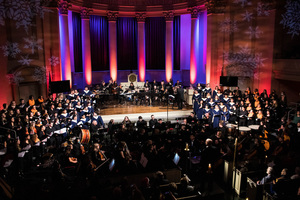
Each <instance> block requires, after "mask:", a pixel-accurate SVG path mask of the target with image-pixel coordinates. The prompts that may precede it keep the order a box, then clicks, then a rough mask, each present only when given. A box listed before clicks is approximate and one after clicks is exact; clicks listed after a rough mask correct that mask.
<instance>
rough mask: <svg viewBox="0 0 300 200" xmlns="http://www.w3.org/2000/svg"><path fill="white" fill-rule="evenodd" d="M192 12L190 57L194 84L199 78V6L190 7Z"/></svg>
mask: <svg viewBox="0 0 300 200" xmlns="http://www.w3.org/2000/svg"><path fill="white" fill-rule="evenodd" d="M189 11H190V12H191V57H190V60H191V61H190V83H191V84H194V83H196V80H197V64H198V63H197V34H198V33H197V18H198V14H199V8H198V7H193V8H191V9H189Z"/></svg>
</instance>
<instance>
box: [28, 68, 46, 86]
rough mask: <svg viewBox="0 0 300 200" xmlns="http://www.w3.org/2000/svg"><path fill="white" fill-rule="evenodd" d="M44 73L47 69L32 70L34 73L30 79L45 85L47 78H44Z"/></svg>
mask: <svg viewBox="0 0 300 200" xmlns="http://www.w3.org/2000/svg"><path fill="white" fill-rule="evenodd" d="M46 72H47V69H46V67H44V66H43V67H36V68H35V69H34V73H33V75H32V77H33V78H34V80H36V81H38V82H40V83H41V84H42V83H47V77H46Z"/></svg>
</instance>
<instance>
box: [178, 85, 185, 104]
mask: <svg viewBox="0 0 300 200" xmlns="http://www.w3.org/2000/svg"><path fill="white" fill-rule="evenodd" d="M176 99H177V105H178V109H179V110H181V109H182V103H183V100H184V90H183V88H182V86H181V84H180V85H178V86H177V95H176Z"/></svg>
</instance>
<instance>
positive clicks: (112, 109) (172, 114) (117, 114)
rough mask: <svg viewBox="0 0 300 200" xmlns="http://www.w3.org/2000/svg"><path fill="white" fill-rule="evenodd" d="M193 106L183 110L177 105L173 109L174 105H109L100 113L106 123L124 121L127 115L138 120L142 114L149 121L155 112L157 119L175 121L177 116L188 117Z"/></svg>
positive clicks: (101, 109) (133, 119) (133, 120)
mask: <svg viewBox="0 0 300 200" xmlns="http://www.w3.org/2000/svg"><path fill="white" fill-rule="evenodd" d="M192 111H193V110H192V108H189V107H184V108H183V109H182V110H178V108H177V107H174V108H173V109H172V105H169V107H167V106H140V105H108V106H105V107H102V108H100V115H101V116H102V119H103V121H104V123H108V122H109V120H111V119H114V120H115V122H116V123H118V122H122V121H123V119H124V117H125V116H128V117H129V119H130V120H131V121H132V122H135V121H137V120H138V117H139V116H142V117H143V119H144V120H145V121H149V120H150V118H151V115H152V114H153V115H154V116H155V118H156V119H160V118H161V119H162V120H163V121H167V119H168V120H169V121H171V120H172V121H173V120H176V119H177V118H183V117H187V116H188V115H189V114H190V113H191V112H192Z"/></svg>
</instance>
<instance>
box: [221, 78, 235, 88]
mask: <svg viewBox="0 0 300 200" xmlns="http://www.w3.org/2000/svg"><path fill="white" fill-rule="evenodd" d="M220 85H221V86H229V87H236V86H238V77H237V76H220Z"/></svg>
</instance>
